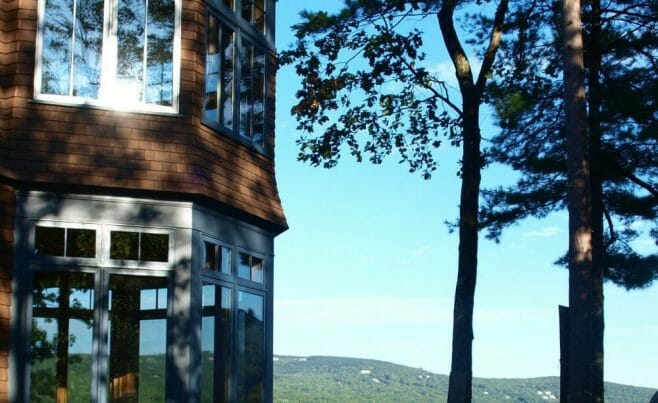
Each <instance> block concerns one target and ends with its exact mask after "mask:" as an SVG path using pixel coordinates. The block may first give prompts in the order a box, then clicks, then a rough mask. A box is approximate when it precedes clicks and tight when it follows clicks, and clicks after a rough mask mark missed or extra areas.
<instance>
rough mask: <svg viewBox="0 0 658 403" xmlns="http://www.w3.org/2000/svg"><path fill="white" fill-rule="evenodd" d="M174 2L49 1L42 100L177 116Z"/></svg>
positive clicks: (42, 26)
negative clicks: (168, 112)
mask: <svg viewBox="0 0 658 403" xmlns="http://www.w3.org/2000/svg"><path fill="white" fill-rule="evenodd" d="M177 15H178V12H177V7H176V3H175V0H44V1H42V2H41V3H40V17H39V33H40V40H39V41H38V48H37V49H38V51H37V63H36V66H37V71H36V74H35V80H36V82H35V84H36V85H35V92H36V94H35V96H36V98H37V99H43V100H51V101H58V102H71V103H87V104H94V105H102V106H111V107H119V106H129V107H131V108H135V107H137V108H140V107H141V108H142V109H147V110H149V109H150V110H154V111H158V110H159V111H174V109H175V106H176V97H177V92H178V90H177V86H178V83H177V80H178V78H177V73H176V72H177V70H178V67H177V66H178V61H177V58H176V57H175V54H176V49H177V46H178V45H177V44H176V42H177V37H178V35H177V30H178V23H177V19H178V17H177Z"/></svg>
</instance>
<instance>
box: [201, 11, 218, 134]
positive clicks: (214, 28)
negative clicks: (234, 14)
mask: <svg viewBox="0 0 658 403" xmlns="http://www.w3.org/2000/svg"><path fill="white" fill-rule="evenodd" d="M219 61H220V48H219V26H218V24H217V18H216V17H215V16H212V15H209V16H208V48H207V49H206V107H205V111H204V117H205V118H206V119H208V120H211V121H213V122H217V121H219V119H218V116H217V102H218V100H217V88H218V81H219V63H220V62H219Z"/></svg>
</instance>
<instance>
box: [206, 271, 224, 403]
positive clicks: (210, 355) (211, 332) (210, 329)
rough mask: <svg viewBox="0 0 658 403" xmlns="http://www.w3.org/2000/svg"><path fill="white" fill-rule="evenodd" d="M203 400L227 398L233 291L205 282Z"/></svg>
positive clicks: (221, 400)
mask: <svg viewBox="0 0 658 403" xmlns="http://www.w3.org/2000/svg"><path fill="white" fill-rule="evenodd" d="M202 294H203V308H202V309H203V314H202V321H201V402H204V403H205V402H225V401H228V397H229V396H228V392H229V362H230V356H231V345H230V340H231V338H230V330H231V327H230V326H231V290H230V289H229V288H226V287H221V286H216V285H213V284H209V283H204V285H203V290H202Z"/></svg>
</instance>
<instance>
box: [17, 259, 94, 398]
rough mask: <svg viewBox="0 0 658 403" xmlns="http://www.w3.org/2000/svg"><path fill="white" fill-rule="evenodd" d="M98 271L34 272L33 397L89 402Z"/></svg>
mask: <svg viewBox="0 0 658 403" xmlns="http://www.w3.org/2000/svg"><path fill="white" fill-rule="evenodd" d="M93 309H94V276H93V275H92V274H88V273H67V272H37V273H35V274H34V277H33V292H32V337H31V342H30V364H31V365H30V377H31V378H30V379H31V382H30V401H35V402H36V401H46V402H47V401H51V402H55V401H67V400H68V401H80V402H82V401H90V400H91V372H92V371H91V365H92V364H91V362H92V359H91V350H92V326H93V323H92V321H93Z"/></svg>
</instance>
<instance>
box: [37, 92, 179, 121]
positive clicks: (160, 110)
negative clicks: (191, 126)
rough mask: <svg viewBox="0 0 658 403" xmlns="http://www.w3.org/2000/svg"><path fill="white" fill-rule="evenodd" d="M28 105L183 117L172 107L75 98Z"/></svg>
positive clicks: (40, 99) (56, 99)
mask: <svg viewBox="0 0 658 403" xmlns="http://www.w3.org/2000/svg"><path fill="white" fill-rule="evenodd" d="M30 103H34V104H42V105H54V106H64V107H69V108H82V109H96V110H105V111H111V112H121V113H137V114H142V115H158V116H171V117H183V115H182V114H180V113H179V112H178V111H176V110H175V109H174V108H173V107H163V106H159V105H143V104H142V105H111V104H107V103H104V102H101V101H94V100H83V99H76V98H69V97H66V98H60V97H54V98H51V97H44V96H40V97H35V98H32V99H30Z"/></svg>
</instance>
